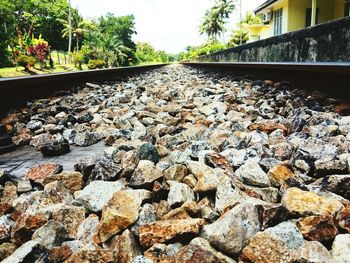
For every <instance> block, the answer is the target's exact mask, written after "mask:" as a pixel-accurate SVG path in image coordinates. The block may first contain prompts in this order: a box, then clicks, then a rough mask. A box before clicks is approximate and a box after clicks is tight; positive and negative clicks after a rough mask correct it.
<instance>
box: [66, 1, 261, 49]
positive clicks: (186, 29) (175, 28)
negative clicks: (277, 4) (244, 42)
mask: <svg viewBox="0 0 350 263" xmlns="http://www.w3.org/2000/svg"><path fill="white" fill-rule="evenodd" d="M264 1H265V0H242V10H243V12H245V11H246V10H252V9H254V8H255V7H257V6H258V5H259V4H261V3H263V2H264ZM213 2H214V0H71V3H72V6H73V7H76V8H78V9H79V11H80V13H81V14H82V15H83V16H84V17H88V18H94V17H98V16H100V15H104V14H106V13H107V12H111V13H114V14H115V15H117V16H120V15H127V14H133V15H134V16H135V21H136V31H137V35H135V36H134V39H135V41H145V42H150V43H152V45H153V46H154V47H155V48H156V49H159V50H165V51H166V52H169V53H179V52H180V51H182V50H183V49H184V48H185V47H186V46H188V45H199V44H201V43H202V42H203V41H204V40H205V36H200V35H199V33H198V28H199V25H200V23H201V19H202V17H203V16H204V13H205V11H206V10H207V9H208V8H210V7H211V6H212V5H213ZM238 18H239V7H238V6H237V8H236V11H235V13H234V14H233V15H232V16H231V18H230V25H229V26H228V27H230V28H232V27H233V26H234V25H235V24H236V23H237V22H238Z"/></svg>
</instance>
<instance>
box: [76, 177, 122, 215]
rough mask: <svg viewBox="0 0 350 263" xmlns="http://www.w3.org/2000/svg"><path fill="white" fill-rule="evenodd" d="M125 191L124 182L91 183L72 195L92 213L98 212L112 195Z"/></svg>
mask: <svg viewBox="0 0 350 263" xmlns="http://www.w3.org/2000/svg"><path fill="white" fill-rule="evenodd" d="M122 189H125V182H124V181H122V180H119V181H116V182H106V181H93V182H91V183H90V184H88V185H87V186H86V187H85V188H84V189H83V190H81V191H77V192H75V193H74V198H75V199H76V201H78V202H79V203H81V204H83V205H84V206H85V207H86V208H87V209H89V210H90V211H92V212H95V213H96V212H100V211H102V208H103V207H104V206H105V205H106V204H107V202H108V201H109V200H110V199H111V198H112V197H113V194H114V193H115V192H117V191H119V190H122Z"/></svg>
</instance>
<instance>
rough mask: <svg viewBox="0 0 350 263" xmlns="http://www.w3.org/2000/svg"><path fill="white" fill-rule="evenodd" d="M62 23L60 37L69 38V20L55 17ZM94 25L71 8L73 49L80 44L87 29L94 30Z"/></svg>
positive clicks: (77, 48) (77, 47)
mask: <svg viewBox="0 0 350 263" xmlns="http://www.w3.org/2000/svg"><path fill="white" fill-rule="evenodd" d="M57 20H58V21H59V22H61V23H62V24H63V27H64V28H63V30H62V37H63V38H65V39H68V38H69V22H68V18H65V19H57ZM96 29H97V27H96V25H95V24H94V23H93V22H92V21H89V20H84V19H83V17H82V16H80V15H79V13H78V11H77V10H75V9H73V10H72V37H73V39H74V40H75V50H76V51H78V50H79V47H80V45H81V41H80V40H83V38H84V36H85V35H86V34H87V32H88V31H89V30H96Z"/></svg>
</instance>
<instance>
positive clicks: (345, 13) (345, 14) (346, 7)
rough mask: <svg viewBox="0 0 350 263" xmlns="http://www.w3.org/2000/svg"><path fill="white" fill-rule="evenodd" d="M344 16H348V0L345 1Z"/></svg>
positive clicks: (349, 6) (349, 4)
mask: <svg viewBox="0 0 350 263" xmlns="http://www.w3.org/2000/svg"><path fill="white" fill-rule="evenodd" d="M344 16H350V0H347V1H345V12H344Z"/></svg>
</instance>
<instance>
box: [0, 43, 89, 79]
mask: <svg viewBox="0 0 350 263" xmlns="http://www.w3.org/2000/svg"><path fill="white" fill-rule="evenodd" d="M51 58H52V60H53V61H54V68H52V69H50V68H47V69H46V68H44V69H42V68H41V67H40V65H39V64H37V65H35V66H34V68H31V70H30V72H26V71H24V67H17V69H16V67H8V68H0V78H11V77H25V76H31V75H38V74H50V73H58V72H70V71H75V70H79V69H78V68H76V67H75V66H74V65H73V64H65V63H67V62H68V53H67V52H64V51H56V50H54V51H52V52H51ZM82 69H83V70H87V69H88V68H87V65H82Z"/></svg>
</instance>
